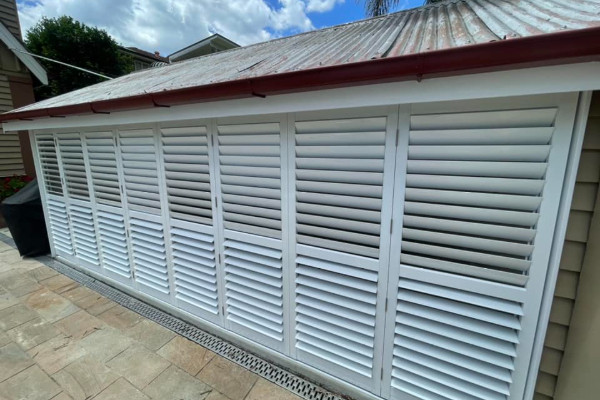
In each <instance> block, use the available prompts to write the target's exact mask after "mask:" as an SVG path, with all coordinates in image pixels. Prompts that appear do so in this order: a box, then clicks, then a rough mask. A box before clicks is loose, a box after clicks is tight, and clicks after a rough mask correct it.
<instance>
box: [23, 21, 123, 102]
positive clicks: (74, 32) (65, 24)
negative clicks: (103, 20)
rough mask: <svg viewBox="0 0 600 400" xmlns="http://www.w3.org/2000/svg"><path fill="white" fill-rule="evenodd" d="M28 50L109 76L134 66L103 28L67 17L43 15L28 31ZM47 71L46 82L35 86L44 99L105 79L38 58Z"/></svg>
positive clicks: (119, 73) (117, 74) (39, 97)
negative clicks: (47, 79)
mask: <svg viewBox="0 0 600 400" xmlns="http://www.w3.org/2000/svg"><path fill="white" fill-rule="evenodd" d="M25 43H26V45H27V49H28V50H29V51H30V52H32V53H34V54H38V55H40V56H44V57H48V58H52V59H54V60H57V61H61V62H64V63H68V64H72V65H75V66H78V67H81V68H85V69H88V70H91V71H94V72H98V73H101V74H103V75H107V76H110V77H116V76H120V75H124V74H127V73H129V72H131V71H132V69H133V61H132V59H131V57H129V56H127V55H125V54H123V53H121V52H120V51H119V46H118V44H117V42H116V41H115V40H114V39H113V38H112V37H111V36H110V35H109V34H108V33H107V32H106V31H104V30H102V29H98V28H96V27H90V26H87V25H85V24H83V23H81V22H79V21H75V20H74V19H73V18H71V17H68V16H62V17H58V18H45V17H44V18H42V19H41V20H40V21H39V22H38V23H37V24H36V25H35V26H34V27H33V28H31V29H30V30H28V31H27V39H26V41H25ZM38 60H39V61H40V62H41V63H42V65H43V66H44V68H45V69H46V71H48V77H49V81H50V82H49V84H48V85H47V86H41V87H38V88H36V99H37V100H43V99H46V98H49V97H53V96H57V95H59V94H63V93H67V92H70V91H73V90H75V89H79V88H82V87H85V86H89V85H93V84H95V83H98V82H103V81H105V79H104V78H101V77H99V76H96V75H92V74H89V73H86V72H84V71H79V70H77V69H74V68H70V67H66V66H63V65H60V64H56V63H52V62H49V61H45V60H42V59H38Z"/></svg>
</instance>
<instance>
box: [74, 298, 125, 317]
mask: <svg viewBox="0 0 600 400" xmlns="http://www.w3.org/2000/svg"><path fill="white" fill-rule="evenodd" d="M74 303H75V304H76V305H77V306H79V307H81V308H83V309H84V310H86V311H87V312H89V313H90V314H92V315H99V314H102V313H103V312H105V311H106V310H109V309H111V308H113V307H114V306H116V305H117V303H115V302H114V301H112V300H110V299H107V298H106V297H104V296H102V295H100V294H97V293H94V294H92V295H90V296H87V297H84V298H83V299H79V300H76V301H74Z"/></svg>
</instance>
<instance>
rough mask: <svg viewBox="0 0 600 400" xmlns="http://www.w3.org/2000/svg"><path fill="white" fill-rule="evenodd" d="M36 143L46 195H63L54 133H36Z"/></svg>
mask: <svg viewBox="0 0 600 400" xmlns="http://www.w3.org/2000/svg"><path fill="white" fill-rule="evenodd" d="M35 142H36V147H37V153H38V159H39V162H40V169H41V172H42V178H43V183H44V187H45V188H46V193H49V194H55V195H57V196H62V195H63V188H62V180H61V177H60V169H59V167H58V159H57V155H56V145H55V142H54V135H53V134H52V133H36V134H35Z"/></svg>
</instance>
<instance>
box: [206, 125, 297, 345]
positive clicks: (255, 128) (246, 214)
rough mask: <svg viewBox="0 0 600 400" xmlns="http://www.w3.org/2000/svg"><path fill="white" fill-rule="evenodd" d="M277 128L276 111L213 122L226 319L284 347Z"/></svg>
mask: <svg viewBox="0 0 600 400" xmlns="http://www.w3.org/2000/svg"><path fill="white" fill-rule="evenodd" d="M281 130H282V118H281V117H280V116H276V117H271V118H268V117H265V118H264V119H261V120H250V121H248V122H245V121H244V122H240V121H227V120H219V121H218V124H217V131H218V135H217V142H218V161H219V165H218V170H219V177H220V178H219V179H220V182H219V184H220V198H221V204H220V210H222V224H223V245H222V252H223V262H224V267H225V268H224V272H225V277H224V279H225V288H226V290H225V302H226V311H227V313H226V317H227V321H228V324H229V327H230V329H232V330H234V331H236V332H238V333H240V334H242V335H244V336H247V337H250V338H251V339H253V340H256V341H257V342H259V343H262V344H264V345H266V346H269V347H271V348H274V349H276V350H279V351H284V349H285V318H284V294H283V293H284V279H283V261H282V260H283V259H284V258H285V256H284V252H283V242H282V240H281V238H282V234H281V228H282V209H281V205H282V202H281V193H282V184H281V182H282V178H281V176H282V169H281V155H282V146H281Z"/></svg>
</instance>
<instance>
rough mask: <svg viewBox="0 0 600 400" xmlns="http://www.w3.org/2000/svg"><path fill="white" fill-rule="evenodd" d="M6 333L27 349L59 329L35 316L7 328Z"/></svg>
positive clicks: (58, 332) (51, 336)
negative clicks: (11, 327) (9, 328)
mask: <svg viewBox="0 0 600 400" xmlns="http://www.w3.org/2000/svg"><path fill="white" fill-rule="evenodd" d="M7 334H8V335H9V336H10V337H11V339H12V340H13V341H14V342H15V343H17V344H18V345H19V346H21V348H22V349H24V350H29V349H31V348H33V347H35V346H38V345H40V344H42V343H44V342H45V341H46V340H50V339H52V338H53V337H55V336H57V335H59V334H60V331H59V330H58V329H57V328H55V327H54V325H52V324H51V323H50V322H48V321H46V320H44V319H42V318H36V319H33V320H31V321H29V322H26V323H24V324H23V325H19V326H17V327H16V328H13V329H11V330H9V331H8V332H7Z"/></svg>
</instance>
